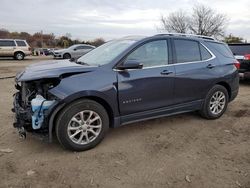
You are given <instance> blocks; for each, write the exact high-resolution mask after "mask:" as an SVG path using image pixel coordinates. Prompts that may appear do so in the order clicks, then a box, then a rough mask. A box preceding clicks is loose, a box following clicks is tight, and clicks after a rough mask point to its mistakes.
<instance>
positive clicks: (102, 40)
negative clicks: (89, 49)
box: [89, 38, 105, 47]
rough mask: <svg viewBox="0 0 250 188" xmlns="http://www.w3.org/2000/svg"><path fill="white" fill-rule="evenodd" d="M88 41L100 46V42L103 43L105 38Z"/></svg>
mask: <svg viewBox="0 0 250 188" xmlns="http://www.w3.org/2000/svg"><path fill="white" fill-rule="evenodd" d="M89 43H90V44H91V45H93V46H96V47H98V46H101V45H102V44H104V43H105V40H104V39H103V38H97V39H95V40H93V41H90V42H89Z"/></svg>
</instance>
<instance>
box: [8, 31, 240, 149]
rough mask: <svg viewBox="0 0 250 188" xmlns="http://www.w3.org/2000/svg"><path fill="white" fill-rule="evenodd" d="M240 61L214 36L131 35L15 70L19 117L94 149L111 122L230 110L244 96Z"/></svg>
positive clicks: (33, 128)
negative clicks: (82, 52) (74, 58)
mask: <svg viewBox="0 0 250 188" xmlns="http://www.w3.org/2000/svg"><path fill="white" fill-rule="evenodd" d="M238 68H239V62H238V61H237V60H236V59H235V58H234V56H233V54H232V52H231V51H230V49H229V48H228V46H227V45H226V44H224V43H222V42H219V41H216V40H215V39H213V38H209V37H205V36H197V35H184V34H158V35H155V36H151V37H125V38H122V39H118V40H113V41H109V42H107V43H105V44H103V45H102V46H100V47H98V48H96V49H94V50H92V51H91V52H89V53H87V54H86V55H84V56H82V57H80V58H79V59H78V60H77V61H76V62H71V61H69V60H61V61H53V62H42V63H37V64H33V65H30V66H28V67H27V68H26V69H25V70H24V71H23V72H20V73H18V74H17V76H16V89H17V90H18V92H17V93H16V94H15V95H14V108H13V112H14V113H15V122H14V127H16V128H18V130H19V134H20V136H23V137H25V136H26V132H32V133H36V135H47V137H48V139H49V140H50V141H52V135H54V134H53V133H55V135H56V137H57V139H58V141H59V142H60V143H61V144H62V145H63V146H64V147H65V148H66V149H70V150H74V151H83V150H88V149H91V148H93V147H95V146H96V145H97V144H98V143H100V142H101V140H102V139H103V138H104V136H105V134H106V133H107V131H108V129H109V128H110V127H119V126H121V125H125V124H128V123H132V122H137V121H142V120H147V119H152V118H158V117H163V116H169V115H175V114H179V113H185V112H191V111H199V112H200V114H201V116H202V117H204V118H206V119H216V118H219V117H220V116H222V115H223V113H224V112H225V111H226V109H227V105H228V103H229V102H230V101H232V100H234V99H235V97H236V96H237V94H238V88H239V75H238Z"/></svg>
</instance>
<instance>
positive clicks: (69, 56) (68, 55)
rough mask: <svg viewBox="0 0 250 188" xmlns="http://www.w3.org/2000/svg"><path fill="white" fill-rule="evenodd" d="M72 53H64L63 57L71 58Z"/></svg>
mask: <svg viewBox="0 0 250 188" xmlns="http://www.w3.org/2000/svg"><path fill="white" fill-rule="evenodd" d="M70 58H71V55H70V54H69V53H66V54H63V59H70Z"/></svg>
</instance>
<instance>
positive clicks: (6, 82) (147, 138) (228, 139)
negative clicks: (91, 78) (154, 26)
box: [0, 58, 250, 188]
mask: <svg viewBox="0 0 250 188" xmlns="http://www.w3.org/2000/svg"><path fill="white" fill-rule="evenodd" d="M35 61H39V60H37V59H36V58H35V59H34V58H33V60H32V59H28V60H25V61H23V62H16V61H14V60H0V77H4V76H13V75H14V74H15V72H16V71H19V70H21V69H22V68H23V67H24V66H26V65H28V64H30V63H34V62H35ZM14 92H15V89H14V81H13V79H0V107H1V108H0V122H1V123H0V126H1V131H0V149H7V148H9V149H11V150H13V151H12V152H10V153H5V152H0V187H107V188H116V187H134V188H137V187H145V188H146V187H150V188H151V187H181V188H182V187H197V188H200V187H209V188H210V187H219V188H223V187H226V188H228V187H250V83H247V82H244V83H241V85H240V93H239V95H238V98H237V99H236V100H235V101H234V102H232V103H231V104H230V105H229V107H228V110H227V112H226V114H225V115H224V116H223V117H222V118H220V119H218V120H214V121H208V120H204V119H202V118H201V117H200V116H198V115H197V114H196V113H190V114H184V115H178V116H174V117H167V118H161V119H157V120H150V121H146V122H141V123H136V124H131V125H128V126H124V127H121V128H117V129H112V130H110V131H109V133H108V135H107V137H106V138H105V139H104V141H103V142H102V143H101V144H100V145H99V146H97V147H96V148H94V149H92V150H90V151H86V152H81V153H72V152H69V151H66V150H64V149H62V148H61V147H60V145H59V144H58V142H57V141H56V140H55V141H54V142H53V143H52V144H49V143H45V142H42V141H40V140H38V139H36V138H34V137H32V136H31V135H28V137H27V139H26V140H24V141H23V140H20V139H19V137H18V135H17V133H16V130H15V129H14V128H13V127H12V122H13V113H11V112H10V110H11V107H12V94H13V93H14Z"/></svg>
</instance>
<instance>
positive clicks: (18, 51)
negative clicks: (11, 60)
mask: <svg viewBox="0 0 250 188" xmlns="http://www.w3.org/2000/svg"><path fill="white" fill-rule="evenodd" d="M17 53H22V54H23V56H24V57H25V53H24V52H23V51H22V50H17V51H15V52H14V56H16V54H17Z"/></svg>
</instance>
